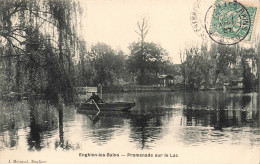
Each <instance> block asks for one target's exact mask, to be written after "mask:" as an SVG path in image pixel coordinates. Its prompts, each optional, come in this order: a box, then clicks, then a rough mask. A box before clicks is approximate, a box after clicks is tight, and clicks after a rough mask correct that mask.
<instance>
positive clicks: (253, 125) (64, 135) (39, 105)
mask: <svg viewBox="0 0 260 164" xmlns="http://www.w3.org/2000/svg"><path fill="white" fill-rule="evenodd" d="M103 98H104V99H105V100H106V101H108V102H109V101H128V102H129V101H134V102H136V106H135V107H134V108H133V109H131V110H130V111H128V112H117V111H113V112H104V111H101V113H100V114H99V115H98V116H97V117H95V115H96V113H97V111H82V112H80V113H77V110H76V109H75V108H74V107H72V106H65V105H63V104H58V105H51V104H48V102H44V101H40V100H37V101H28V102H27V101H22V102H1V104H0V105H1V119H0V125H1V127H0V141H1V142H0V143H1V145H0V151H1V150H5V149H21V147H22V146H23V145H24V142H25V145H27V147H26V149H27V150H29V151H40V150H42V149H56V150H59V149H62V150H64V149H66V150H71V149H72V150H77V149H81V148H83V147H88V146H89V144H90V143H91V144H94V145H95V146H102V147H105V146H106V145H108V144H109V143H111V142H114V141H116V140H117V139H118V138H124V140H125V141H126V142H128V143H130V144H133V145H134V147H135V148H137V149H156V148H157V147H159V146H160V143H161V141H162V140H164V137H166V136H168V137H170V139H171V144H173V145H172V146H174V144H177V143H182V144H184V145H188V146H199V145H202V144H212V143H217V144H224V143H230V144H245V145H259V142H260V134H259V94H257V93H242V92H233V93H227V92H222V91H221V92H215V91H214V92H213V91H212V92H195V93H192V92H186V93H181V92H162V93H156V92H150V93H149V92H148V93H121V94H105V95H103ZM23 134H24V135H25V136H26V137H25V138H24V137H23ZM92 146H93V145H92Z"/></svg>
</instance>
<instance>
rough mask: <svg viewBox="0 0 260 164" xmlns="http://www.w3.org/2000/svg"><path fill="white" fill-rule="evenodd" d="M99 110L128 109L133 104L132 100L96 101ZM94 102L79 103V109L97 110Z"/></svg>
mask: <svg viewBox="0 0 260 164" xmlns="http://www.w3.org/2000/svg"><path fill="white" fill-rule="evenodd" d="M96 105H97V106H98V107H99V109H100V110H101V111H122V110H128V109H131V108H132V107H134V106H135V103H134V102H113V103H112V102H111V103H97V104H96ZM96 105H95V104H94V103H90V102H85V103H82V104H81V105H80V109H81V110H97V106H96Z"/></svg>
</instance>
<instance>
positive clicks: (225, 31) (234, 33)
mask: <svg viewBox="0 0 260 164" xmlns="http://www.w3.org/2000/svg"><path fill="white" fill-rule="evenodd" d="M210 18H211V19H210ZM204 21H205V30H206V32H207V33H208V35H209V37H210V38H211V39H212V40H213V41H215V42H217V43H219V44H222V45H234V44H237V43H239V42H241V41H242V40H243V39H245V38H246V36H247V35H248V33H249V31H250V27H251V18H250V14H249V12H248V10H247V9H246V7H245V6H243V5H242V4H240V3H238V2H236V1H233V2H226V1H222V0H218V1H217V2H216V3H215V4H214V5H212V6H210V8H209V9H208V10H207V12H206V15H205V20H204Z"/></svg>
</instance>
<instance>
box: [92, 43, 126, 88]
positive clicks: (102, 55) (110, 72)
mask: <svg viewBox="0 0 260 164" xmlns="http://www.w3.org/2000/svg"><path fill="white" fill-rule="evenodd" d="M122 53H123V52H122V51H119V52H116V51H115V50H113V49H112V48H111V47H110V46H109V45H107V44H104V43H97V44H96V45H93V46H92V47H91V51H90V52H89V55H90V63H91V66H92V67H93V68H94V73H93V75H94V79H93V83H94V84H95V85H96V86H97V85H98V84H102V85H103V86H111V85H114V83H115V82H117V81H118V80H119V79H120V78H121V76H122V75H123V74H124V70H125V69H124V65H125V56H124V55H123V54H122Z"/></svg>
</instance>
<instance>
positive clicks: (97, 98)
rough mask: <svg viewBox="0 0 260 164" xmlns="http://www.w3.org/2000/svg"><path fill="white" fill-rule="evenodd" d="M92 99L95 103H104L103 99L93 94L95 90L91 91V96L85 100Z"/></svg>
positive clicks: (89, 100)
mask: <svg viewBox="0 0 260 164" xmlns="http://www.w3.org/2000/svg"><path fill="white" fill-rule="evenodd" d="M92 100H94V101H95V102H96V103H104V101H103V100H102V99H101V98H100V97H99V96H98V95H96V94H95V92H93V93H92V96H91V97H90V98H89V99H88V100H87V102H91V101H92Z"/></svg>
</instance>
